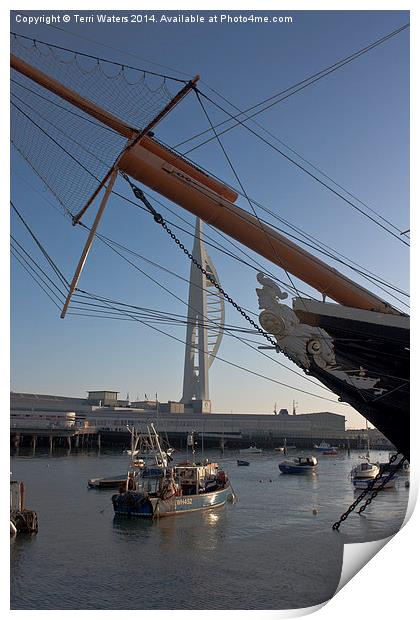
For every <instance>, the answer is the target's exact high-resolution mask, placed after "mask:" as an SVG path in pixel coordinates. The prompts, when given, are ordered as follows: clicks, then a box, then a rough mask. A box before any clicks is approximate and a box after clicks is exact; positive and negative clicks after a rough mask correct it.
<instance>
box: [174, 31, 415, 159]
mask: <svg viewBox="0 0 420 620" xmlns="http://www.w3.org/2000/svg"><path fill="white" fill-rule="evenodd" d="M409 26H410V24H409V23H407V24H405V25H404V26H401V27H400V28H397V29H396V30H393V31H392V32H390V33H388V34H387V35H385V36H383V37H381V38H380V39H377V40H376V41H374V42H373V43H370V44H369V45H367V46H365V47H364V48H362V49H360V50H358V51H356V52H353V53H352V54H350V55H349V56H346V57H345V58H342V59H341V60H338V61H337V62H335V63H334V64H332V65H329V66H328V67H325V68H324V69H321V70H320V71H317V72H316V73H313V74H312V75H310V76H308V77H307V78H305V79H304V80H301V81H300V82H297V83H295V84H293V85H292V86H289V87H288V88H286V89H284V90H282V91H280V92H278V93H276V94H275V95H271V96H270V97H267V98H266V99H263V100H262V101H260V102H259V103H256V104H254V105H253V106H251V107H249V108H247V109H245V110H242V111H241V110H239V114H237V115H236V116H233V117H231V119H227V120H225V121H221V122H220V123H217V124H216V125H215V127H216V128H218V127H221V126H222V125H225V124H226V123H228V122H229V120H233V121H238V122H237V123H236V124H234V125H232V126H231V127H229V128H227V129H225V130H224V131H223V132H221V133H219V134H218V135H222V134H223V133H226V132H228V131H230V130H231V129H234V128H235V127H237V126H238V125H239V124H240V121H239V120H238V118H239V116H242V115H243V114H248V112H251V110H255V108H259V107H261V106H262V105H264V104H265V103H268V102H269V101H272V100H273V99H276V98H277V97H280V96H281V95H286V93H288V92H289V91H293V92H291V93H290V94H288V95H286V97H283V98H282V99H279V100H278V101H274V103H271V104H270V105H269V106H267V107H265V108H263V109H261V110H258V111H256V112H255V113H254V114H251V115H250V116H248V117H247V118H244V119H242V121H243V122H245V121H248V120H251V119H252V118H254V117H255V116H257V115H258V114H261V112H264V111H265V110H267V109H268V108H270V107H272V106H273V105H276V104H277V103H280V102H281V101H283V99H286V98H287V97H290V96H291V95H294V94H295V93H296V92H299V90H302V89H303V88H306V87H307V86H310V85H311V84H313V83H314V81H318V80H319V79H322V78H323V77H325V76H326V75H329V74H330V73H332V72H333V71H336V70H337V69H340V68H341V67H342V66H344V65H346V64H348V63H349V62H352V61H353V60H355V59H356V58H359V56H362V55H363V54H365V53H366V52H369V51H370V50H372V49H374V48H375V47H378V46H379V45H381V44H382V43H385V42H386V41H388V40H389V39H391V38H392V37H394V36H396V35H397V34H400V33H401V32H403V31H404V30H406V29H407V28H409ZM314 78H317V79H316V80H314ZM298 87H301V88H299V90H293V89H296V88H298ZM209 88H210V90H212V91H213V92H214V93H215V94H216V95H218V96H219V97H220V98H221V99H223V100H224V101H225V102H226V103H228V104H229V105H231V106H232V107H236V106H234V105H233V104H232V103H231V102H230V101H229V100H228V99H226V98H225V97H224V96H223V95H221V94H220V93H219V92H217V91H216V90H215V89H214V88H211V87H209ZM210 131H211V130H210V129H205V130H203V131H201V132H200V133H197V134H195V135H194V136H191V137H190V138H187V139H186V140H183V141H182V142H179V143H178V144H177V145H176V148H178V147H180V146H183V145H184V144H187V143H188V142H191V141H192V140H195V139H196V138H198V137H200V136H202V135H204V134H207V133H209V132H210ZM214 139H215V138H214V136H213V137H210V138H209V139H208V140H206V141H205V142H202V143H201V144H198V145H197V146H195V147H193V148H192V149H191V150H190V151H193V150H195V149H196V148H199V147H200V146H203V145H204V144H207V142H209V141H211V140H214ZM190 151H186V152H190Z"/></svg>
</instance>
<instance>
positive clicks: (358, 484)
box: [353, 476, 397, 491]
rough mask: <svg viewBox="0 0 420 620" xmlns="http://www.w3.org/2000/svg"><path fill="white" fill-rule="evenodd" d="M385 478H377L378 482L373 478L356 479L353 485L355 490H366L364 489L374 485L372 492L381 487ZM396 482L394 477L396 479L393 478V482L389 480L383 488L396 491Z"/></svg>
mask: <svg viewBox="0 0 420 620" xmlns="http://www.w3.org/2000/svg"><path fill="white" fill-rule="evenodd" d="M384 477H386V476H379V478H377V479H376V480H374V479H372V478H371V479H369V478H355V479H354V480H353V485H354V488H355V489H360V490H364V489H367V488H368V486H369V485H370V484H371V485H372V486H371V490H372V491H374V490H375V489H377V488H378V487H380V486H381V484H382V482H383V478H384ZM396 481H397V480H396V477H395V476H394V478H391V480H388V482H386V483H385V484H384V486H383V487H382V488H383V489H395V485H396Z"/></svg>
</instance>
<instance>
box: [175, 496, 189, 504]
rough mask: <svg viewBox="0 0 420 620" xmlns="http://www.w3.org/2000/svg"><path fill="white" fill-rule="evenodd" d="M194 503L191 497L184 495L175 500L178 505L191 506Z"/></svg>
mask: <svg viewBox="0 0 420 620" xmlns="http://www.w3.org/2000/svg"><path fill="white" fill-rule="evenodd" d="M192 503H193V501H192V498H191V497H182V498H181V499H177V500H176V501H175V504H176V506H191V505H192Z"/></svg>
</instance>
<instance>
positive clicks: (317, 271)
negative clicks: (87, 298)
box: [11, 34, 410, 458]
mask: <svg viewBox="0 0 420 620" xmlns="http://www.w3.org/2000/svg"><path fill="white" fill-rule="evenodd" d="M27 39H29V42H28V40H27ZM45 48H46V49H45ZM60 54H61V55H62V56H63V54H64V55H65V58H64V60H62V59H61V58H60ZM79 60H80V59H79V56H78V53H77V50H72V51H70V50H68V49H66V51H65V52H63V51H62V50H60V48H58V49H57V46H54V45H52V44H50V43H48V44H45V43H42V42H37V41H36V40H35V39H33V38H31V37H22V36H20V35H17V34H13V37H12V41H11V67H12V71H13V80H14V82H13V92H14V95H15V97H14V101H13V103H14V105H13V115H14V116H13V119H12V129H13V138H12V139H13V143H14V145H15V147H16V148H17V149H18V151H19V152H20V153H21V154H22V156H23V157H24V158H25V159H26V160H27V161H28V163H29V164H30V166H31V168H32V169H33V170H34V171H35V172H36V173H37V174H38V175H39V177H40V178H41V179H42V180H43V182H44V183H45V184H46V185H47V187H48V188H49V189H50V190H51V191H52V193H53V194H54V196H56V197H57V198H58V200H59V201H60V202H61V203H62V204H63V205H64V207H65V209H66V210H67V211H69V212H70V214H71V217H72V221H73V224H75V225H76V224H81V223H82V218H83V216H84V215H85V213H86V211H87V210H88V209H89V208H92V205H93V204H95V199H96V198H97V197H98V196H99V195H100V193H101V192H102V191H103V197H102V199H101V201H100V205H99V207H98V212H97V215H96V217H95V220H94V224H93V226H92V227H91V229H90V233H89V235H88V238H87V241H86V244H85V247H84V249H83V253H82V256H81V259H80V261H79V264H78V266H77V269H76V272H75V274H74V277H73V279H72V282H71V284H70V287H69V289H68V292H67V298H66V301H65V303H64V306H63V309H62V312H61V317H62V318H64V317H65V316H66V313H67V310H68V307H69V304H70V301H71V298H72V296H73V294H74V292H75V291H76V288H77V283H78V281H79V278H80V275H81V271H82V268H83V265H84V264H85V262H86V257H87V255H88V253H89V251H90V248H91V246H92V243H93V240H94V238H95V234H96V230H97V227H98V225H99V223H100V220H101V217H102V214H103V212H104V209H105V207H106V204H107V201H108V200H109V199H110V196H111V194H112V191H113V185H114V183H115V181H116V179H117V177H118V178H120V179H123V180H124V181H125V182H126V183H127V188H128V189H129V190H130V191H132V192H133V195H134V198H133V200H135V202H136V204H138V206H140V207H141V208H144V209H147V211H148V212H149V213H150V214H151V216H153V218H154V221H155V222H156V223H157V225H158V226H163V227H164V226H165V225H166V229H165V230H166V232H169V234H171V235H172V238H173V239H174V238H175V235H174V233H173V232H172V231H168V230H167V229H168V225H167V224H166V222H165V221H164V219H163V217H162V215H161V214H159V213H158V212H157V211H156V210H155V209H154V207H153V206H152V205H151V203H150V201H149V200H148V199H147V197H146V196H145V194H144V192H143V190H142V189H141V187H139V185H138V184H141V185H142V186H145V187H146V188H149V189H152V190H153V192H156V193H159V194H160V195H161V196H163V197H164V198H165V199H167V200H168V201H171V202H173V203H175V204H177V205H179V206H180V207H182V208H183V209H185V210H186V211H189V212H190V213H192V214H193V215H195V216H197V217H198V218H200V219H201V220H202V221H203V222H206V223H209V224H211V225H212V226H213V227H214V228H215V229H217V230H218V231H220V232H222V233H224V234H227V235H228V236H229V237H231V238H232V239H234V240H236V241H238V242H239V243H241V244H243V245H244V246H246V247H248V248H249V249H250V250H251V251H254V252H256V253H257V254H259V255H260V256H262V257H264V258H265V259H267V260H268V261H270V262H271V263H273V264H274V265H275V266H276V267H278V268H279V269H281V270H282V271H283V270H285V271H286V272H287V273H288V274H291V275H290V277H291V276H295V277H297V278H299V279H300V280H302V281H303V282H305V283H306V284H307V285H309V286H311V287H312V288H313V289H315V291H317V292H319V294H320V296H321V299H312V298H310V296H308V295H304V296H303V295H301V294H300V293H299V294H298V295H297V296H296V298H294V299H293V301H292V302H291V304H287V303H283V302H284V300H285V299H287V297H288V295H287V293H285V292H284V291H283V290H282V289H281V288H280V287H279V286H278V281H277V282H276V281H275V280H276V279H277V278H276V276H274V279H272V278H269V277H268V276H267V274H265V273H263V272H260V273H259V274H258V276H257V280H258V283H259V285H260V286H261V288H258V289H257V295H258V303H259V309H260V311H261V312H260V315H259V322H260V325H261V335H263V336H264V338H266V339H267V340H268V341H269V343H270V347H269V348H271V349H273V350H274V351H275V352H276V353H282V354H284V355H285V356H286V357H287V358H288V359H289V360H291V361H292V362H293V363H294V364H296V366H297V367H298V368H299V370H300V371H302V373H305V375H306V376H309V377H312V378H315V379H317V380H319V381H320V382H321V383H322V384H323V386H325V387H326V388H328V389H329V390H331V391H332V392H333V393H334V394H336V395H337V397H338V398H339V400H340V401H341V402H345V403H348V404H349V405H350V406H352V407H354V409H356V410H357V411H358V412H359V413H361V414H362V415H363V416H364V417H365V418H366V419H368V420H369V421H370V422H371V423H372V424H374V425H375V427H376V428H378V429H379V430H380V431H381V432H382V433H383V434H384V435H385V437H387V439H389V440H390V441H391V442H392V444H393V445H395V447H396V448H397V449H398V451H400V452H401V453H402V454H404V456H406V457H407V458H409V454H410V447H409V445H410V442H409V393H410V389H409V388H410V377H409V350H410V338H409V334H410V327H409V316H408V315H407V314H406V313H405V312H403V311H401V310H399V309H397V308H395V307H394V306H393V305H391V304H390V303H389V302H388V301H386V300H384V299H382V298H381V297H380V296H379V295H378V294H376V293H375V292H373V291H371V290H368V289H367V288H365V287H364V286H362V285H361V284H359V283H358V282H355V281H354V280H352V279H351V278H350V277H349V276H348V275H344V274H343V273H340V272H339V271H338V270H337V269H335V267H333V266H332V265H330V264H329V263H328V262H325V261H323V260H321V259H320V258H318V256H315V255H314V254H311V253H310V252H309V251H307V250H306V249H305V248H303V247H301V246H300V245H298V244H297V243H295V242H294V241H292V240H291V239H290V238H289V237H287V236H286V235H284V234H283V233H281V232H280V231H279V230H278V229H277V228H275V227H273V226H271V225H269V224H268V223H266V222H263V221H262V220H261V218H260V217H258V216H257V213H256V212H255V210H254V207H253V213H251V212H250V211H249V210H247V209H245V208H243V207H241V206H239V205H238V204H236V201H237V199H238V198H239V194H238V192H237V191H236V190H235V189H233V188H232V187H230V186H229V185H228V184H226V183H224V182H223V181H220V180H219V179H217V178H215V176H214V175H212V174H211V173H209V172H208V171H205V170H203V168H200V166H198V165H196V163H195V162H193V161H190V160H188V159H186V158H185V157H183V156H182V155H181V154H180V153H179V152H178V151H177V150H176V149H174V148H169V147H167V146H166V145H165V144H163V143H162V142H161V141H159V140H158V139H157V138H156V137H155V135H154V132H155V129H156V126H157V125H158V124H159V122H160V121H161V120H162V118H164V117H165V118H166V117H167V116H168V115H169V114H170V112H171V111H172V110H173V109H174V107H175V106H176V105H178V103H179V102H180V101H181V100H183V99H184V98H185V97H187V96H188V95H189V94H190V93H193V94H195V95H197V98H198V100H199V101H200V102H201V106H202V107H204V103H203V100H202V97H203V93H202V91H201V88H199V86H198V83H199V76H196V77H195V78H194V79H192V80H190V81H188V82H185V83H184V84H183V86H182V88H181V87H179V88H180V90H179V91H178V92H177V93H176V94H175V95H174V96H173V97H172V98H171V97H169V96H168V95H167V93H168V89H167V83H168V81H169V80H170V79H171V78H170V77H168V76H164V79H163V78H162V83H164V84H165V87H166V90H165V89H163V88H162V89H161V91H157V89H155V90H154V91H153V97H154V101H155V102H157V103H156V104H154V105H152V106H149V105H148V104H149V103H150V101H151V99H150V101H144V105H142V104H143V101H142V99H141V96H140V94H139V93H137V92H136V93H135V95H134V97H129V96H128V93H127V91H128V89H129V88H131V87H132V84H131V81H130V80H127V79H125V73H124V66H122V65H120V64H119V63H118V70H119V71H120V72H119V73H118V74H115V75H114V74H111V75H109V76H107V71H106V70H105V71H102V72H101V67H102V66H103V65H105V66H106V62H107V61H104V60H103V59H93V60H92V57H90V58H89V60H91V62H92V67H93V69H92V71H88V70H85V69H84V64H83V62H79ZM86 62H87V61H86ZM95 63H96V64H95ZM115 64H117V63H114V64H113V65H112V67H114V65H115ZM108 66H109V65H108ZM97 67H99V69H98V71H97V70H96V69H97ZM121 67H122V70H120V68H121ZM131 69H132V70H133V71H134V69H133V68H131ZM114 73H115V72H114ZM142 75H143V76H144V75H146V72H145V71H143V72H142ZM108 77H109V79H112V83H113V84H114V83H115V84H116V86H115V88H113V90H112V92H113V95H112V97H111V96H110V94H109V93H110V88H109V84H108V82H107V80H108ZM124 79H125V82H124ZM144 81H145V80H144V79H142V80H141V83H142V85H143V82H144ZM65 82H66V83H65ZM16 83H17V85H16ZM172 83H173V82H172ZM178 83H179V81H178ZM34 92H35V95H34V94H33V93H34ZM37 95H39V96H38V97H37ZM146 95H147V92H146V89H145V93H144V94H143V97H144V99H146ZM210 95H211V93H208V94H204V96H205V97H206V99H209V96H210ZM22 98H23V100H24V102H25V105H23V104H22V103H21V101H22ZM200 98H201V99H200ZM133 100H134V101H135V102H136V105H135V106H131V108H130V109H128V108H129V105H128V104H129V102H130V101H133ZM57 102H58V103H57ZM159 104H161V105H160V106H159ZM34 109H35V113H34V112H33V110H34ZM148 110H150V111H149V112H147V111H148ZM37 111H40V114H36V112H37ZM137 111H139V112H138V113H137V114H136V112H137ZM140 111H141V112H142V113H143V116H140ZM34 114H35V119H36V120H34V121H33V122H32V115H34ZM60 115H61V116H60ZM52 117H53V118H56V119H57V118H58V120H57V121H56V122H55V123H54V122H53V123H50V124H47V123H48V121H49V120H51V118H52ZM231 118H234V117H231ZM40 119H41V120H40ZM76 119H78V120H76ZM240 122H241V121H240ZM76 124H77V125H76ZM241 124H242V125H243V127H244V129H245V130H248V129H249V130H250V131H252V132H255V130H254V129H252V130H251V129H250V128H248V127H247V125H246V124H245V123H243V122H241ZM85 128H86V129H85ZM88 128H89V131H88ZM209 130H210V129H209ZM62 131H64V132H65V133H64V137H63V135H62V133H60V132H62ZM151 132H153V134H152V133H151ZM75 133H76V134H77V136H78V141H74V140H73V136H74V134H75ZM31 137H32V138H31ZM79 141H81V142H82V144H81V145H80V144H79ZM74 142H76V144H74ZM61 143H63V148H62V149H61V150H60V146H61ZM103 145H105V146H103ZM41 147H42V148H41ZM46 154H47V155H48V157H47V156H46ZM95 154H96V155H97V157H96V159H95V158H94V157H93V155H95ZM53 157H54V163H55V166H54V170H60V169H62V170H66V172H67V174H66V175H59V174H57V173H53V174H52V173H51V171H52V166H51V158H53ZM300 167H301V168H302V166H300ZM311 176H312V177H313V176H314V175H313V174H311ZM64 177H65V178H64ZM68 179H71V180H72V183H70V182H69V183H65V182H64V181H65V180H68ZM323 185H324V186H325V187H329V186H328V183H327V182H323ZM76 186H77V190H78V193H77V195H76V193H75V187H76ZM329 189H331V188H329ZM334 193H335V194H336V195H337V191H336V190H334ZM347 202H349V200H348V199H347ZM92 220H93V218H92ZM404 234H405V233H404ZM169 239H170V237H169V236H168V240H169ZM401 240H403V238H401ZM177 243H178V245H180V241H179V240H178V239H177ZM181 249H182V248H181ZM184 250H185V248H184ZM327 255H328V256H331V254H330V253H327ZM333 258H334V257H333ZM340 262H342V261H340ZM201 267H202V269H204V271H205V270H206V266H204V267H203V266H201ZM356 271H357V272H358V273H359V274H360V273H361V272H360V270H356ZM367 273H368V272H365V273H364V274H362V275H364V276H365V277H366V280H367V281H368V282H369V284H368V285H367V286H372V285H373V284H374V282H373V279H374V278H372V275H370V276H369V277H368V275H367ZM213 281H214V278H213ZM225 298H226V299H227V300H228V301H229V299H231V298H229V295H228V294H227V293H225ZM231 301H233V300H231ZM235 306H236V309H238V308H239V306H238V304H235ZM239 310H240V311H241V313H242V316H243V317H244V318H246V320H247V321H248V322H249V323H250V324H251V325H252V329H255V327H257V326H256V324H255V322H253V320H252V319H251V318H250V317H249V316H248V315H247V313H246V312H245V311H244V310H243V309H241V308H239ZM378 351H380V354H378Z"/></svg>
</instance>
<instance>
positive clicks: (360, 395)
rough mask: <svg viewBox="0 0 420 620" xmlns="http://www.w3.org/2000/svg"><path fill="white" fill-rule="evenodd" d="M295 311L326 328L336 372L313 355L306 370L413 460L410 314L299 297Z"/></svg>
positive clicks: (312, 323)
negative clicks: (367, 309)
mask: <svg viewBox="0 0 420 620" xmlns="http://www.w3.org/2000/svg"><path fill="white" fill-rule="evenodd" d="M294 311H295V312H296V314H297V316H298V317H299V319H300V321H301V322H302V323H305V324H307V325H311V326H316V327H320V328H322V330H325V332H326V333H327V334H328V336H330V337H331V338H332V341H333V346H334V353H335V361H336V368H337V369H338V372H334V371H331V368H329V369H323V368H321V367H320V366H319V365H318V364H317V363H316V362H315V361H314V360H313V359H312V360H311V363H310V367H309V369H307V372H308V374H310V375H312V376H313V377H316V378H317V379H318V380H319V381H321V382H322V383H323V385H325V386H326V387H328V388H329V389H331V390H332V391H333V392H334V393H335V394H337V395H338V396H339V398H340V400H341V401H343V402H346V403H348V404H349V405H351V406H352V407H354V409H356V410H357V411H358V412H359V413H361V414H362V415H363V416H364V417H365V418H366V419H367V420H368V421H369V422H371V423H372V424H373V425H374V426H375V427H376V428H377V429H378V430H380V431H381V432H382V433H383V434H384V435H385V437H386V438H387V439H389V441H391V442H392V443H393V444H394V446H395V447H396V448H397V450H398V451H399V452H402V454H404V456H405V457H407V459H409V458H410V329H409V317H407V316H395V315H386V314H381V313H378V312H369V311H364V310H357V309H353V308H347V307H344V306H339V305H335V304H323V303H320V302H313V301H309V300H296V301H295V303H294ZM343 376H344V378H345V380H343V379H342V377H343ZM365 380H366V381H365ZM369 381H370V383H369ZM364 382H365V385H364V386H363V387H361V384H363V383H364ZM366 384H368V385H370V386H371V387H367V385H366Z"/></svg>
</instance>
